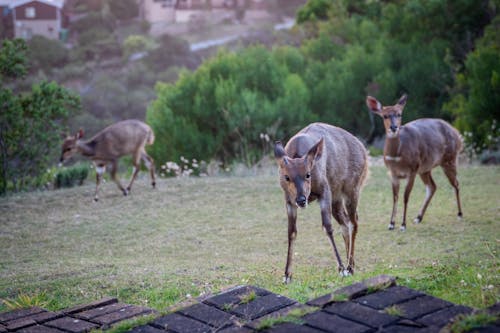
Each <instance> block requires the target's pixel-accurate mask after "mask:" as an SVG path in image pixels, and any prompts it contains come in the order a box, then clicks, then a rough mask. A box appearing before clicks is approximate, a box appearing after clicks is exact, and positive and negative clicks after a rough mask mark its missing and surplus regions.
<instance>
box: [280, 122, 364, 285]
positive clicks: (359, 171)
mask: <svg viewBox="0 0 500 333" xmlns="http://www.w3.org/2000/svg"><path fill="white" fill-rule="evenodd" d="M274 155H275V157H276V161H277V163H278V168H279V175H280V185H281V187H282V188H283V191H284V194H285V205H286V212H287V215H288V255H287V260H286V267H285V277H284V282H285V283H288V282H290V281H291V278H292V255H293V243H294V240H295V238H296V237H297V226H296V222H297V207H300V208H305V207H307V204H308V203H309V202H311V201H313V200H315V199H317V200H318V201H319V206H320V209H321V221H322V224H323V228H324V230H325V231H326V234H327V236H328V238H329V240H330V243H331V244H332V247H333V254H334V256H335V258H336V260H337V267H338V271H339V272H340V274H341V275H343V276H346V275H350V274H352V273H353V272H354V242H355V240H356V233H357V232H358V214H357V211H356V210H357V206H358V199H359V193H360V191H361V187H362V185H363V182H364V180H365V178H366V175H367V172H368V162H367V154H366V150H365V148H364V146H363V144H362V143H361V142H360V141H359V140H358V139H356V138H355V137H354V136H353V135H351V134H350V133H348V132H347V131H345V130H343V129H341V128H338V127H334V126H331V125H327V124H322V123H314V124H311V125H309V126H307V127H305V128H304V129H302V130H301V131H300V132H298V133H297V134H296V135H295V136H293V137H292V138H291V139H290V141H288V143H287V145H286V147H285V148H283V145H282V144H281V143H280V142H279V141H278V142H276V145H275V147H274ZM332 215H333V217H334V218H335V220H337V222H338V223H339V224H340V227H341V230H342V236H343V238H344V243H345V248H346V253H347V268H344V265H343V264H342V260H341V259H340V256H339V252H338V251H337V247H336V246H335V241H334V239H333V228H332V223H331V216H332Z"/></svg>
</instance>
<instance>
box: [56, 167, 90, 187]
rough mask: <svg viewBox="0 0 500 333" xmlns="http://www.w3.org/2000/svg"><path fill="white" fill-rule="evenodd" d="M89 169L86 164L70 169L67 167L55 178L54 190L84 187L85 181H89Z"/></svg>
mask: <svg viewBox="0 0 500 333" xmlns="http://www.w3.org/2000/svg"><path fill="white" fill-rule="evenodd" d="M88 174H89V168H88V166H87V165H86V164H81V163H80V164H75V165H73V166H70V167H65V168H63V169H62V170H61V171H59V172H57V173H56V175H55V178H54V188H56V189H59V188H63V187H73V186H75V185H79V186H81V185H83V181H84V180H85V179H87V176H88Z"/></svg>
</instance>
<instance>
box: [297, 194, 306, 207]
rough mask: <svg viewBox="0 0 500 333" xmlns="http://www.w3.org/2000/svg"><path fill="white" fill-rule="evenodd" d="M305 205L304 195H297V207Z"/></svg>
mask: <svg viewBox="0 0 500 333" xmlns="http://www.w3.org/2000/svg"><path fill="white" fill-rule="evenodd" d="M306 203H307V198H306V197H305V195H299V196H298V197H297V205H299V206H300V207H304V206H305V205H306Z"/></svg>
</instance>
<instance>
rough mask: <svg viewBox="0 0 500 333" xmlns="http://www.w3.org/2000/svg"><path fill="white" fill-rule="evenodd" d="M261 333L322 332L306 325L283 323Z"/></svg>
mask: <svg viewBox="0 0 500 333" xmlns="http://www.w3.org/2000/svg"><path fill="white" fill-rule="evenodd" d="M263 332H266V333H290V332H293V333H323V332H324V331H322V330H318V329H316V328H314V327H310V326H307V325H299V324H294V323H284V324H280V325H276V326H274V327H271V328H268V329H266V330H264V331H263Z"/></svg>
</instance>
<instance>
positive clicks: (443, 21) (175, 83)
mask: <svg viewBox="0 0 500 333" xmlns="http://www.w3.org/2000/svg"><path fill="white" fill-rule="evenodd" d="M269 1H270V2H272V4H273V5H272V6H270V8H271V9H270V10H272V11H273V12H272V14H273V15H277V16H280V15H282V16H283V15H295V21H296V24H295V26H294V27H293V28H292V29H291V30H287V31H286V30H285V31H273V30H270V31H268V32H265V33H260V34H250V35H246V36H243V37H242V38H240V39H239V40H238V41H236V42H233V43H228V44H227V45H226V46H225V47H224V48H216V47H214V48H211V49H208V50H203V51H198V52H194V51H192V50H191V48H190V44H189V42H188V41H186V40H184V39H183V38H181V36H180V35H175V34H163V35H159V36H152V35H151V34H149V29H150V25H149V24H148V23H147V22H144V21H141V20H140V19H139V18H138V17H137V14H138V7H137V2H136V1H135V0H129V1H122V0H105V1H100V0H75V1H74V2H75V11H76V13H77V14H81V18H80V19H79V20H77V21H75V22H72V24H71V26H70V34H69V44H63V43H62V42H60V41H54V40H48V39H46V38H44V37H41V36H35V37H34V38H33V39H31V40H29V41H28V42H27V44H26V45H25V46H21V44H16V45H17V46H14V44H8V43H7V44H5V43H4V44H3V46H2V49H1V52H0V66H2V67H1V69H2V85H1V87H0V88H1V91H0V92H1V94H2V96H1V99H0V100H1V101H2V115H1V116H0V121H1V123H0V130H2V132H0V138H1V137H2V135H3V138H4V139H3V140H6V139H5V137H6V135H5V133H7V132H8V131H7V129H10V130H12V129H11V128H14V127H16V128H18V127H19V128H20V126H21V125H19V126H18V124H17V123H16V125H15V126H14V125H13V121H14V120H15V119H22V121H20V122H19V124H25V123H26V122H28V121H29V119H31V121H32V122H33V119H36V118H33V117H34V116H33V115H30V116H29V117H27V116H26V112H27V111H20V110H21V109H22V107H21V104H19V103H21V102H23V103H28V104H29V103H35V101H34V100H33V101H32V100H31V99H32V98H33V97H34V96H35V95H34V94H35V92H36V91H38V93H37V94H39V95H42V96H45V97H46V98H48V100H47V101H49V100H50V99H51V98H55V100H58V101H64V102H65V103H68V104H67V107H66V106H62V107H61V109H59V107H55V109H51V110H50V112H49V111H47V112H46V114H45V115H44V117H45V118H43V119H44V120H43V121H44V122H45V124H44V125H43V126H41V125H40V126H41V127H40V126H38V127H37V125H36V123H37V121H39V120H36V121H34V123H35V125H33V126H32V125H29V126H32V130H31V132H29V133H27V132H26V131H25V132H24V134H22V135H26V136H27V137H26V142H28V141H29V142H45V143H46V144H45V147H46V152H45V153H44V155H43V156H44V159H45V162H44V163H42V164H36V163H32V164H33V165H32V166H30V167H29V168H27V170H30V171H29V172H28V173H29V174H30V175H31V176H30V177H36V175H37V174H40V175H44V174H46V167H47V164H50V159H51V158H52V159H53V161H54V162H55V160H56V159H57V158H56V157H55V156H57V154H58V152H59V145H58V142H57V140H53V138H52V139H50V140H49V141H43V140H45V139H43V140H41V139H40V138H38V137H37V135H38V134H42V133H38V134H37V133H36V131H39V130H40V131H42V132H43V133H46V132H47V130H48V128H47V126H49V127H50V129H51V130H52V129H62V128H64V129H69V130H70V131H71V132H73V131H75V130H77V129H78V128H80V127H83V128H85V130H86V132H87V133H90V134H91V133H96V132H97V131H98V130H100V129H102V128H103V127H105V126H106V125H109V124H111V123H114V122H116V121H119V120H122V119H127V118H137V119H141V120H146V121H147V122H148V123H149V124H150V125H151V126H152V128H153V129H154V131H155V134H156V142H155V144H154V145H153V146H152V147H150V152H151V154H152V156H153V157H154V158H155V161H156V162H157V163H158V166H160V165H162V164H163V163H165V162H166V161H177V162H179V161H180V160H181V157H184V158H188V159H199V160H201V159H203V160H207V161H211V160H216V161H218V162H220V163H222V164H223V165H225V166H228V165H231V163H234V162H243V163H245V164H246V165H252V164H254V163H256V162H257V161H259V160H260V159H261V158H262V157H263V154H265V153H269V151H270V149H269V148H270V146H271V145H272V144H273V142H274V141H275V140H281V141H285V142H286V141H287V140H288V139H289V138H290V137H291V136H292V135H293V134H294V133H295V132H296V131H297V130H299V129H300V128H302V127H303V126H305V125H307V124H308V123H310V122H313V121H323V122H327V123H331V124H333V125H336V126H339V127H342V128H345V129H346V130H348V131H350V132H352V133H354V134H355V135H356V136H358V137H359V138H360V139H362V140H363V141H364V142H365V143H366V144H367V145H368V146H371V145H374V144H375V146H377V144H378V145H380V139H381V138H382V136H383V128H382V124H381V122H380V121H378V119H373V116H372V115H371V113H370V112H368V110H367V108H366V106H365V98H366V95H373V96H376V97H377V98H378V99H379V100H380V101H382V103H384V104H392V103H395V102H396V101H397V99H398V98H399V97H400V96H401V95H402V94H404V93H406V94H408V95H409V99H408V104H407V107H406V109H405V114H404V121H405V122H408V121H411V120H413V119H417V118H422V117H437V118H443V119H445V120H447V121H449V122H451V123H453V124H454V125H455V126H456V127H457V128H458V129H459V130H460V131H461V132H462V134H463V135H464V138H465V140H466V144H467V147H469V152H470V153H475V154H481V153H484V152H490V151H498V150H499V137H500V130H499V127H498V121H499V118H500V115H499V113H500V96H499V95H500V89H499V84H500V50H499V48H500V37H499V36H500V33H499V30H500V29H499V26H500V19H499V18H498V16H497V13H498V10H499V8H500V0H409V1H403V0H384V1H381V0H380V1H379V0H349V1H348V0H309V1H307V2H305V1H303V0H302V1H298V0H294V1H286V0H269ZM304 3H305V4H304ZM302 4H303V5H302ZM291 5H293V6H292V7H291ZM300 5H302V6H300ZM290 8H293V10H290ZM297 8H298V10H297ZM240 10H244V8H243V9H242V8H240ZM240 14H244V13H240ZM242 17H243V20H244V17H245V16H244V15H243V16H242ZM190 29H192V30H190V31H191V33H196V31H197V29H198V30H199V32H203V31H204V30H208V29H209V28H208V26H207V22H204V23H203V24H200V25H199V26H196V25H193V26H190ZM0 33H1V31H0ZM12 43H18V42H15V41H12ZM16 47H17V48H21V49H22V52H20V50H21V49H16ZM16 50H17V51H16ZM49 82H52V83H49ZM54 82H57V84H56V83H54ZM60 89H61V90H60ZM72 92H75V94H73V93H72ZM66 93H67V94H68V95H65V94H66ZM75 95H79V96H75ZM78 97H79V98H78ZM29 98H31V99H29ZM36 101H38V102H37V103H40V101H41V99H36ZM47 101H46V102H47ZM33 105H34V104H33ZM54 105H59V106H61V105H62V104H57V103H55V104H54ZM41 108H42V110H45V109H44V108H47V106H46V104H44V103H41ZM16 110H17V111H16ZM28 110H29V108H28ZM37 116H38V114H37ZM23 117H24V118H23ZM30 117H31V118H30ZM14 118H15V119H14ZM40 119H42V118H40ZM23 126H24V125H23ZM51 126H53V127H51ZM12 131H13V130H12ZM16 131H17V130H16ZM16 131H13V132H11V133H17V134H16V135H18V136H22V135H21V133H23V132H16ZM44 135H45V134H44ZM40 140H41V141H40ZM23 142H24V140H23ZM16 145H17V146H18V147H20V146H21V144H18V143H16ZM379 148H380V147H375V148H374V149H371V150H372V151H379ZM12 151H13V150H12ZM12 151H7V149H3V151H2V166H3V169H2V170H3V171H2V177H8V178H2V184H4V185H5V186H4V187H3V188H6V187H8V186H7V184H11V185H10V188H12V189H20V188H22V187H23V186H21V185H19V184H22V183H23V182H22V181H19V180H17V179H19V178H16V180H15V181H14V182H13V180H12V179H13V178H12V177H11V176H6V174H5V170H7V169H8V168H9V167H6V165H9V164H10V165H18V164H19V163H26V162H25V161H24V162H23V161H21V158H20V157H13V155H12ZM9 154H11V155H9ZM17 156H24V155H22V154H20V155H17ZM26 156H27V155H26ZM30 156H32V157H33V156H34V155H33V154H32V155H30ZM32 157H31V158H32ZM9 177H10V178H9ZM14 183H16V184H18V185H15V186H14V185H13V184H14ZM0 185H1V184H0ZM0 187H2V186H0Z"/></svg>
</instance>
